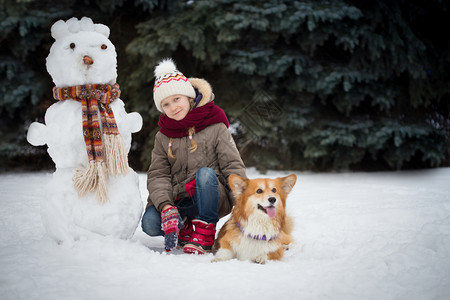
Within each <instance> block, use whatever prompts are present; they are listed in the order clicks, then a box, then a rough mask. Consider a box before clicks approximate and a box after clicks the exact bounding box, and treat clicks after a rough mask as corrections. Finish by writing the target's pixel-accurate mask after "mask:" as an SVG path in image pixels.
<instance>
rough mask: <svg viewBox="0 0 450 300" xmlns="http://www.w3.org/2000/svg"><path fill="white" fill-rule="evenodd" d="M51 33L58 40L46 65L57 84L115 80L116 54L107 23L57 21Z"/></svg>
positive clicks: (86, 19)
mask: <svg viewBox="0 0 450 300" xmlns="http://www.w3.org/2000/svg"><path fill="white" fill-rule="evenodd" d="M51 33H52V37H53V38H54V39H55V42H54V43H53V45H52V47H51V48H50V54H49V55H48V57H47V64H46V65H47V71H48V73H49V74H50V75H51V76H52V79H53V82H54V83H55V85H56V86H57V87H66V86H74V85H83V84H114V83H116V78H117V58H116V57H117V54H116V50H115V47H114V45H113V44H112V43H111V41H110V40H109V39H108V37H109V28H108V27H107V26H105V25H103V24H94V23H93V22H92V20H91V19H90V18H87V17H83V18H82V19H81V20H78V19H77V18H71V19H69V20H68V21H67V22H64V21H63V20H59V21H57V22H56V23H55V24H53V26H52V28H51Z"/></svg>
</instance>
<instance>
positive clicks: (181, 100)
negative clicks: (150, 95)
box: [161, 95, 191, 121]
mask: <svg viewBox="0 0 450 300" xmlns="http://www.w3.org/2000/svg"><path fill="white" fill-rule="evenodd" d="M161 107H162V109H163V111H164V113H165V114H166V116H168V117H169V118H171V119H174V120H176V121H180V120H183V119H184V117H186V115H187V114H188V113H189V111H190V109H191V106H190V103H189V98H188V97H187V96H184V95H173V96H169V97H166V98H164V99H163V101H161Z"/></svg>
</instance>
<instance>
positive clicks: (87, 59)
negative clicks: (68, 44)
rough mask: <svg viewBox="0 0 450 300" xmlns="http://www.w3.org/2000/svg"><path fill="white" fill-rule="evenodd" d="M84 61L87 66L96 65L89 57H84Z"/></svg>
mask: <svg viewBox="0 0 450 300" xmlns="http://www.w3.org/2000/svg"><path fill="white" fill-rule="evenodd" d="M83 61H84V63H85V64H86V65H92V64H93V63H94V60H93V59H92V58H91V57H89V56H87V55H85V56H84V57H83Z"/></svg>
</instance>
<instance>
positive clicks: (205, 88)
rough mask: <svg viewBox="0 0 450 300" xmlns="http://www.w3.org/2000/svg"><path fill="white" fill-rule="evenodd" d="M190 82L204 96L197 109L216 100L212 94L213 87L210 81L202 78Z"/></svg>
mask: <svg viewBox="0 0 450 300" xmlns="http://www.w3.org/2000/svg"><path fill="white" fill-rule="evenodd" d="M189 82H190V83H191V85H192V86H193V87H194V89H197V90H198V91H199V92H200V93H201V94H202V95H203V97H202V99H201V100H200V102H199V103H198V104H197V107H200V106H203V105H205V104H208V103H209V102H211V101H213V100H214V94H213V92H212V87H211V85H210V84H209V82H208V81H206V80H205V79H202V78H189Z"/></svg>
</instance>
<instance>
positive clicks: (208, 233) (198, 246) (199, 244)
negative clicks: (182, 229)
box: [184, 220, 216, 254]
mask: <svg viewBox="0 0 450 300" xmlns="http://www.w3.org/2000/svg"><path fill="white" fill-rule="evenodd" d="M192 225H194V232H193V234H192V237H191V239H190V240H189V242H188V243H187V244H186V245H185V246H184V253H195V254H205V253H206V252H210V251H211V250H212V247H213V245H214V238H215V236H216V224H214V223H206V222H205V221H201V220H192Z"/></svg>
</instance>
